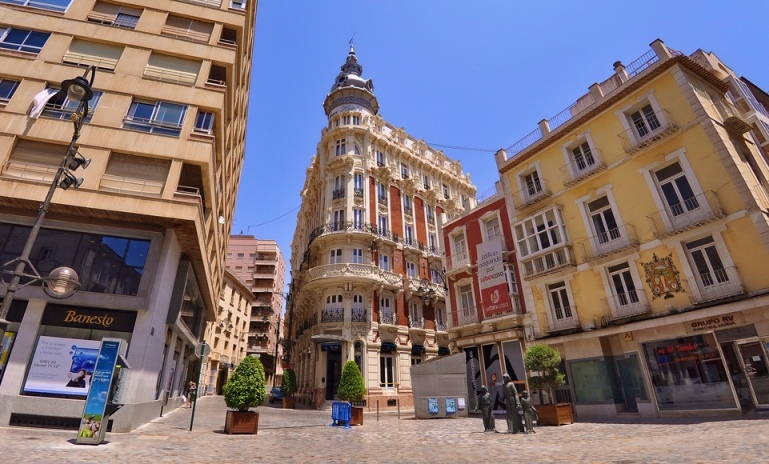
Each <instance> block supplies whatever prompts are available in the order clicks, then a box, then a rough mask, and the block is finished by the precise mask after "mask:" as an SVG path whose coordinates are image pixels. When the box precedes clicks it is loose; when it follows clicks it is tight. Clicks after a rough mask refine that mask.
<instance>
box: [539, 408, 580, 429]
mask: <svg viewBox="0 0 769 464" xmlns="http://www.w3.org/2000/svg"><path fill="white" fill-rule="evenodd" d="M537 417H538V419H537V425H563V424H573V423H574V416H573V415H572V413H571V404H569V403H558V404H540V405H538V406H537Z"/></svg>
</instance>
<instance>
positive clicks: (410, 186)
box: [402, 176, 419, 195]
mask: <svg viewBox="0 0 769 464" xmlns="http://www.w3.org/2000/svg"><path fill="white" fill-rule="evenodd" d="M415 177H416V176H411V177H409V178H408V179H403V183H402V185H403V187H402V188H403V191H404V192H405V193H407V194H409V195H414V193H416V192H417V191H418V189H419V182H418V181H417V179H416V178H415Z"/></svg>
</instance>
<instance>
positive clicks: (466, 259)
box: [446, 253, 470, 272]
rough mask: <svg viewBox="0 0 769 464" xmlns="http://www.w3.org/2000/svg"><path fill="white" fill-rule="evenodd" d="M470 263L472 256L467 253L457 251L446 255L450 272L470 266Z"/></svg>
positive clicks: (447, 267) (447, 268)
mask: <svg viewBox="0 0 769 464" xmlns="http://www.w3.org/2000/svg"><path fill="white" fill-rule="evenodd" d="M469 264H470V256H469V255H468V254H467V253H457V254H452V255H449V256H447V257H446V270H447V271H448V272H451V271H454V270H457V269H459V268H462V267H465V266H468V265H469Z"/></svg>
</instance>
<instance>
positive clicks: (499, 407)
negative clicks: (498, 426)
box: [481, 343, 505, 411]
mask: <svg viewBox="0 0 769 464" xmlns="http://www.w3.org/2000/svg"><path fill="white" fill-rule="evenodd" d="M481 350H482V353H483V365H484V367H485V368H486V372H485V374H486V375H485V378H486V389H487V390H488V391H489V393H490V394H491V398H492V399H493V400H494V404H493V405H492V407H491V409H492V410H493V411H504V410H505V390H504V388H505V383H504V381H503V380H502V364H501V362H500V359H499V348H498V347H497V344H496V343H493V344H491V345H483V346H482V347H481Z"/></svg>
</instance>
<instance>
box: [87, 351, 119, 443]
mask: <svg viewBox="0 0 769 464" xmlns="http://www.w3.org/2000/svg"><path fill="white" fill-rule="evenodd" d="M120 342H121V340H113V339H108V338H105V339H104V340H102V342H101V349H100V350H99V355H98V358H97V361H96V367H95V368H94V370H93V381H92V383H91V388H90V390H89V391H88V398H86V400H85V408H83V417H82V419H81V421H80V429H79V430H78V434H77V443H78V444H93V445H98V444H99V443H100V442H101V436H103V432H102V433H99V432H100V431H101V429H102V419H103V418H104V411H105V409H106V408H107V399H108V397H109V391H110V387H111V386H112V377H113V375H114V373H115V365H116V364H117V358H118V354H120ZM105 425H106V424H105Z"/></svg>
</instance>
